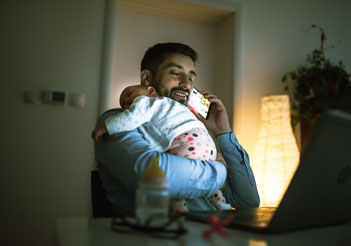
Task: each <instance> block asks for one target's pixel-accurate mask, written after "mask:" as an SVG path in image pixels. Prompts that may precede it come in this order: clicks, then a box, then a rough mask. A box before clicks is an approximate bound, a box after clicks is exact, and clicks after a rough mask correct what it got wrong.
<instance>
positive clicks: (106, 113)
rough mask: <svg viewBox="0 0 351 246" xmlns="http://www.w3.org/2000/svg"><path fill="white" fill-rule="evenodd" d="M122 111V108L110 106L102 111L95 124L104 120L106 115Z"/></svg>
mask: <svg viewBox="0 0 351 246" xmlns="http://www.w3.org/2000/svg"><path fill="white" fill-rule="evenodd" d="M122 112H123V109H121V108H112V109H109V110H107V111H105V112H103V113H102V114H101V115H100V116H99V118H98V120H97V124H101V123H102V122H103V121H105V120H106V119H107V118H108V117H110V116H113V115H117V114H119V113H122Z"/></svg>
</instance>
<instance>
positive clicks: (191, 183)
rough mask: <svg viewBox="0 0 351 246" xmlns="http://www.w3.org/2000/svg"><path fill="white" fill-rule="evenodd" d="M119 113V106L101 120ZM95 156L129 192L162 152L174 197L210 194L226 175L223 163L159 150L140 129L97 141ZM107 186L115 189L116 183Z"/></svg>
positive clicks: (221, 183) (109, 188)
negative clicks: (144, 136) (189, 158)
mask: <svg viewBox="0 0 351 246" xmlns="http://www.w3.org/2000/svg"><path fill="white" fill-rule="evenodd" d="M116 113H118V111H116V110H112V111H111V110H110V111H108V112H107V113H105V114H104V115H103V116H102V117H100V119H99V122H98V124H100V122H103V121H104V119H106V118H107V117H109V116H111V115H115V114H116ZM95 156H96V160H97V162H98V163H99V164H100V165H103V166H104V168H105V169H107V170H108V172H109V173H110V174H111V175H112V176H113V177H114V178H116V179H117V180H118V181H119V183H120V184H121V185H122V186H123V188H124V189H125V190H128V191H129V192H134V191H135V189H136V187H137V181H138V177H139V176H140V175H141V174H142V172H143V171H144V170H145V168H146V167H148V166H149V165H150V163H151V161H150V159H151V157H152V156H158V158H159V166H160V168H161V169H162V170H163V171H164V172H165V174H166V177H167V179H168V181H169V184H170V196H171V198H174V199H177V198H197V197H200V196H209V195H211V194H212V193H214V191H216V190H217V189H219V188H220V187H221V186H222V185H223V183H224V181H225V179H226V169H225V167H224V166H223V165H222V164H221V163H219V162H205V161H196V160H188V159H185V158H182V157H178V156H174V155H171V154H166V153H160V152H157V151H155V150H154V149H152V148H151V147H150V145H149V144H148V142H146V140H145V139H144V138H143V137H142V135H141V134H140V133H139V132H138V130H133V131H130V132H122V133H119V134H114V135H111V136H108V137H106V138H105V139H104V141H102V142H101V143H100V144H95ZM105 188H106V187H105ZM107 188H108V189H107V190H111V191H113V190H114V187H107ZM108 192H109V191H108ZM111 193H112V192H111ZM110 195H111V194H110ZM121 199H124V198H123V197H122V198H121Z"/></svg>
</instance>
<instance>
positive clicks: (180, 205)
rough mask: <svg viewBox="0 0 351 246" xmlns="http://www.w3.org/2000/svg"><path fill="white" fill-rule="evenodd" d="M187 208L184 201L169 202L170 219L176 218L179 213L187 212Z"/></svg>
mask: <svg viewBox="0 0 351 246" xmlns="http://www.w3.org/2000/svg"><path fill="white" fill-rule="evenodd" d="M188 211H189V210H188V207H187V206H186V202H185V200H184V199H179V200H171V201H170V204H169V214H170V216H171V217H177V216H178V215H179V214H180V213H184V212H188Z"/></svg>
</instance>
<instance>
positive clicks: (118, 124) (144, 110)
mask: <svg viewBox="0 0 351 246" xmlns="http://www.w3.org/2000/svg"><path fill="white" fill-rule="evenodd" d="M150 99H151V98H150V97H147V96H139V97H136V98H135V99H134V101H133V103H132V104H131V105H130V107H129V109H126V110H124V111H123V112H122V113H119V114H117V115H113V116H110V117H108V118H107V119H106V120H105V126H106V129H107V132H108V133H109V134H110V135H111V134H115V133H119V132H123V131H131V130H133V129H136V128H138V127H139V126H141V125H142V124H144V123H145V122H147V121H149V120H150V119H151V117H152V115H153V112H152V110H153V108H154V107H152V106H153V101H151V100H150ZM156 106H157V105H156Z"/></svg>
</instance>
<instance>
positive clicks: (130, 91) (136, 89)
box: [119, 85, 159, 109]
mask: <svg viewBox="0 0 351 246" xmlns="http://www.w3.org/2000/svg"><path fill="white" fill-rule="evenodd" d="M137 96H149V97H158V96H159V95H158V93H157V92H156V90H155V88H154V87H152V86H150V85H147V86H145V85H131V86H128V87H126V88H125V89H124V90H123V91H122V93H121V96H120V98H119V104H120V105H121V107H122V108H124V109H128V108H129V106H130V105H131V104H132V103H133V101H134V99H135V98H136V97H137Z"/></svg>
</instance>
